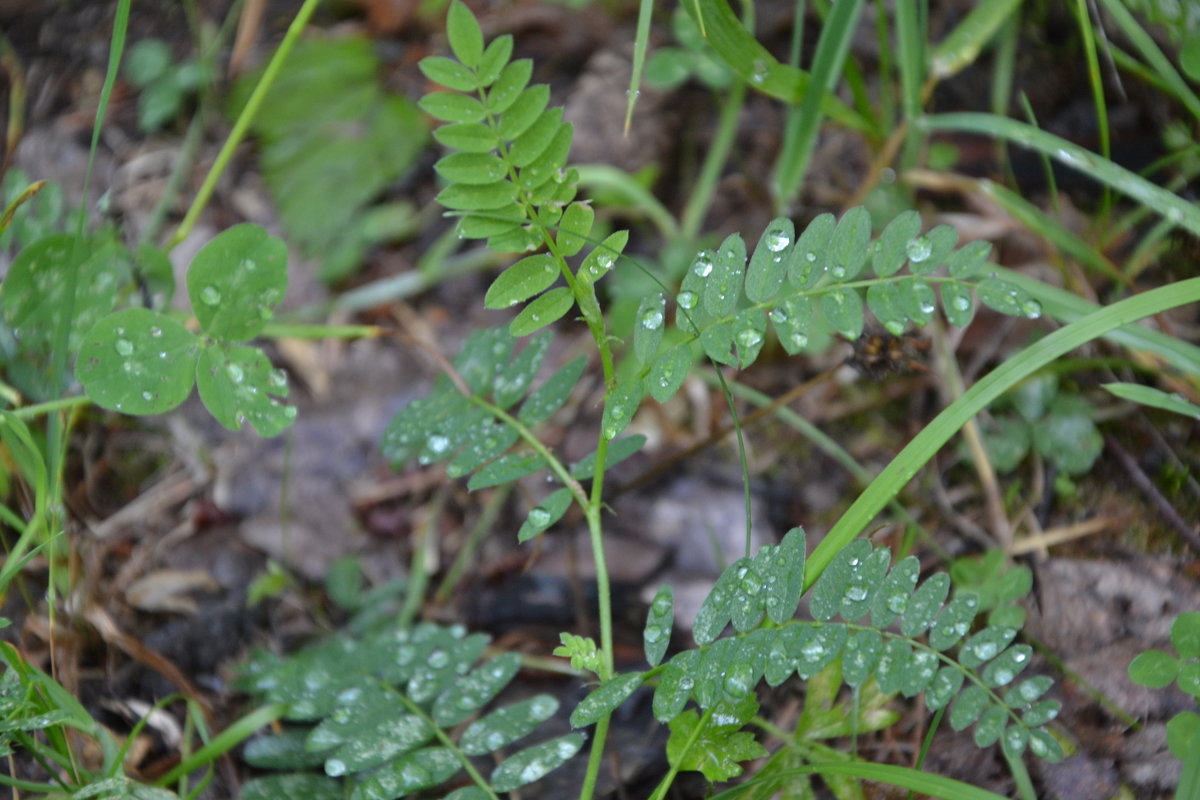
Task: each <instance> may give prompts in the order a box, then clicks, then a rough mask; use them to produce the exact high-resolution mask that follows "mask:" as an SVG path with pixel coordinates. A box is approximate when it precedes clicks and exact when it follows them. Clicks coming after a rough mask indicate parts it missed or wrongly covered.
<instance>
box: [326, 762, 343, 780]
mask: <svg viewBox="0 0 1200 800" xmlns="http://www.w3.org/2000/svg"><path fill="white" fill-rule="evenodd" d="M325 774H326V775H328V776H329V777H331V778H336V777H338V776H340V775H345V774H346V764H345V762H343V761H341V760H339V759H336V758H331V759H329V760H328V761H326V762H325Z"/></svg>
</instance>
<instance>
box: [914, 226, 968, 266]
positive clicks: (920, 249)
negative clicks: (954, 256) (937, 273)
mask: <svg viewBox="0 0 1200 800" xmlns="http://www.w3.org/2000/svg"><path fill="white" fill-rule="evenodd" d="M957 243H958V231H956V230H955V229H954V228H951V227H950V226H949V225H938V226H937V227H935V228H934V229H933V230H931V231H929V233H926V234H925V235H924V236H918V237H916V238H914V239H912V240H911V241H910V242H909V243H908V245H907V248H906V250H907V253H908V265H909V266H908V268H909V270H911V271H912V274H914V275H928V274H929V273H931V272H933V271H934V270H936V269H937V268H938V267H940V266H941V265H942V264H944V263H945V261H946V256H948V255H950V252H951V251H952V250H953V249H954V245H955V244H957Z"/></svg>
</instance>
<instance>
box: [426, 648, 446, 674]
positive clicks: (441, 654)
mask: <svg viewBox="0 0 1200 800" xmlns="http://www.w3.org/2000/svg"><path fill="white" fill-rule="evenodd" d="M449 663H450V654H449V653H447V652H446V651H445V650H442V649H441V648H438V649H436V650H434V651H433V652H431V653H430V654H429V666H431V667H433V668H434V669H441V668H442V667H444V666H446V665H447V664H449Z"/></svg>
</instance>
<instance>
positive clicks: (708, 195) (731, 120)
mask: <svg viewBox="0 0 1200 800" xmlns="http://www.w3.org/2000/svg"><path fill="white" fill-rule="evenodd" d="M745 101H746V82H745V81H742V80H735V81H734V82H733V85H732V86H731V87H729V92H728V93H727V94H726V95H725V96H724V97H722V98H721V116H720V117H719V118H718V120H717V131H716V134H715V135H714V136H713V140H712V145H711V146H710V147H709V148H708V155H706V156H705V157H704V166H702V167H701V168H700V177H699V178H698V179H697V180H696V185H695V187H693V188H692V192H691V195H690V197H689V198H688V203H687V206H686V207H685V208H684V209H683V219H682V221H681V222H680V225H679V234H680V236H682V237H683V240H684V241H685V242H690V241H693V240H695V238H696V236H697V235H699V233H700V226H701V225H703V224H704V215H705V214H706V213H708V205H709V202H710V201H711V200H712V196H713V192H715V191H716V188H717V181H718V180H719V179H720V178H721V170H722V169H724V168H725V161H726V159H728V158H729V151H730V150H731V149H732V148H733V142H734V138H735V136H736V135H737V124H738V117H739V116H740V115H741V113H742V105H743V104H744V103H745Z"/></svg>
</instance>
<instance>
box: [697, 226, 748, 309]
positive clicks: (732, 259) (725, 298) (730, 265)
mask: <svg viewBox="0 0 1200 800" xmlns="http://www.w3.org/2000/svg"><path fill="white" fill-rule="evenodd" d="M745 270H746V243H745V242H743V241H742V237H741V236H739V235H737V234H736V233H733V234H730V235H729V236H727V237H726V238H725V241H724V242H722V243H721V246H720V247H718V248H717V252H716V257H715V258H714V259H713V267H712V271H711V272H710V274H708V275H707V276H702V277H704V295H703V297H702V298H701V299H702V302H703V303H704V309H705V310H706V311H707V312H708V313H709V314H712V315H713V316H714V317H723V316H726V315H728V314H731V313H733V310H734V309H735V308H737V302H738V298H739V297H740V295H741V291H742V276H743V275H744V274H745Z"/></svg>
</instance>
